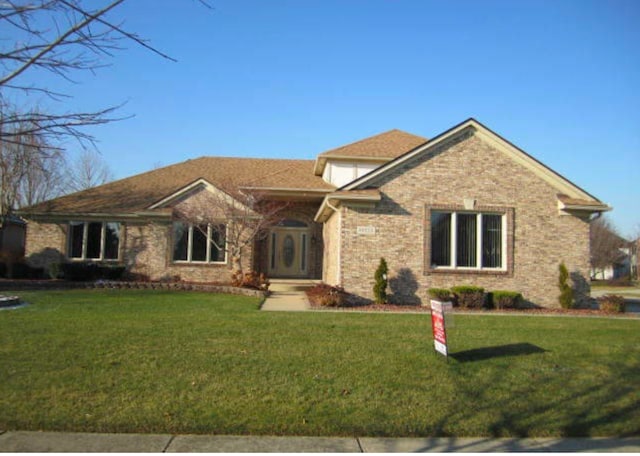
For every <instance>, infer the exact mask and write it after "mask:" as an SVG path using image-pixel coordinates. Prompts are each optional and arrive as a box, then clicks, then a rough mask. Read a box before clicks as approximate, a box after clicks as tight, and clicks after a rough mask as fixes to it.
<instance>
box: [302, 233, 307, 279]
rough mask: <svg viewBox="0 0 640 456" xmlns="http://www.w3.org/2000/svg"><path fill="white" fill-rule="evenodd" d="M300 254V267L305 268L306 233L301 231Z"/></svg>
mask: <svg viewBox="0 0 640 456" xmlns="http://www.w3.org/2000/svg"><path fill="white" fill-rule="evenodd" d="M300 250H302V254H301V255H300V269H302V270H303V271H304V270H306V269H307V235H306V234H304V233H302V245H301V246H300Z"/></svg>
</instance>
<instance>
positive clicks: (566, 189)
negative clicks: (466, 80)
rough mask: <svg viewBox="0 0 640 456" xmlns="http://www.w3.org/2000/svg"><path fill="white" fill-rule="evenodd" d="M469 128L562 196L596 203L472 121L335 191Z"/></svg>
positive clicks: (373, 177) (363, 182) (374, 176)
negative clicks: (562, 194) (558, 191)
mask: <svg viewBox="0 0 640 456" xmlns="http://www.w3.org/2000/svg"><path fill="white" fill-rule="evenodd" d="M469 128H471V129H473V131H474V132H475V133H476V134H478V136H479V137H480V138H482V139H483V140H485V141H487V142H488V143H490V144H491V145H492V146H494V147H495V148H496V149H498V150H499V151H501V152H503V153H504V154H505V155H507V156H508V157H509V158H511V159H512V160H514V161H515V162H516V163H519V164H520V165H522V166H524V167H525V168H527V169H529V170H530V171H532V172H533V173H535V174H536V175H537V176H538V177H540V178H541V179H543V180H544V181H546V182H547V183H548V184H550V185H551V186H553V187H554V188H556V189H558V190H560V191H561V192H562V193H564V194H566V195H568V196H570V197H573V198H581V199H587V200H591V201H599V200H598V199H597V198H595V197H594V196H592V195H590V194H589V193H587V192H586V191H584V190H582V189H581V188H580V187H578V186H577V185H575V184H573V183H572V182H570V181H569V180H568V179H566V178H564V177H563V176H561V175H560V174H558V173H556V172H555V171H553V170H552V169H551V168H548V167H547V166H545V165H544V164H542V163H541V162H539V161H538V160H536V159H535V158H533V157H531V156H530V155H528V154H527V153H526V152H524V151H523V150H521V149H519V148H518V147H516V146H514V145H513V144H511V143H510V142H508V141H507V140H505V139H504V138H502V137H500V136H499V135H497V134H496V133H494V132H493V131H491V130H489V129H488V128H487V127H485V126H484V125H482V124H481V123H480V122H478V121H477V120H475V119H468V120H466V121H464V122H462V123H461V124H459V125H456V126H455V127H453V128H451V129H450V130H447V131H445V132H444V133H442V134H440V135H439V136H437V137H435V138H433V139H432V140H430V141H428V142H427V143H426V144H424V145H422V146H419V147H418V148H416V149H414V150H413V151H411V152H408V153H406V154H404V155H401V156H400V157H398V158H396V159H395V160H392V161H390V162H388V163H387V164H385V165H382V166H380V167H379V168H378V169H376V170H373V171H371V172H370V173H368V174H366V175H364V176H362V177H360V178H358V179H356V180H354V181H352V182H351V183H349V184H347V185H345V186H344V187H341V188H340V189H339V190H354V189H357V188H359V187H361V186H364V185H366V184H371V183H372V182H373V181H375V180H376V179H377V178H379V177H381V176H383V175H384V174H386V173H387V172H388V171H390V170H392V169H394V168H395V167H397V166H400V165H402V164H403V163H405V162H407V161H409V160H411V159H413V158H414V157H416V156H417V155H420V154H423V153H425V152H428V151H429V150H431V149H433V148H434V147H436V146H438V145H439V144H442V143H443V142H445V141H447V140H449V139H451V138H452V137H454V136H456V135H458V134H460V133H461V132H463V131H465V130H467V129H469Z"/></svg>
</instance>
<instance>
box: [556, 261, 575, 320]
mask: <svg viewBox="0 0 640 456" xmlns="http://www.w3.org/2000/svg"><path fill="white" fill-rule="evenodd" d="M568 281H569V271H568V270H567V267H566V266H565V265H564V263H560V266H558V288H559V289H560V295H559V296H558V301H559V302H560V306H561V307H562V308H563V309H571V308H573V288H571V285H569V284H568Z"/></svg>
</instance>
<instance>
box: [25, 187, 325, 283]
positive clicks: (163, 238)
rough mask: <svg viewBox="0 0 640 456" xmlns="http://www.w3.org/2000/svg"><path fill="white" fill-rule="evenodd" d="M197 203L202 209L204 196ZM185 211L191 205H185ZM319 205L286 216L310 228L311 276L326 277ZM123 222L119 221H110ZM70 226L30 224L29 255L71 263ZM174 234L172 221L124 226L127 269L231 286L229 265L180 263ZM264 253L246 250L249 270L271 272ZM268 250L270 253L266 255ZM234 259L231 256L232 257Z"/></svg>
mask: <svg viewBox="0 0 640 456" xmlns="http://www.w3.org/2000/svg"><path fill="white" fill-rule="evenodd" d="M194 202H195V203H196V204H198V205H201V204H202V201H201V195H199V194H198V195H197V199H194ZM179 204H180V206H181V207H182V208H184V207H185V206H186V205H188V204H189V200H184V201H181V202H180V203H179ZM317 207H318V204H317V203H299V204H293V205H292V206H291V207H289V208H287V209H286V210H285V211H284V212H283V217H285V218H292V219H296V220H300V221H303V222H305V223H308V224H309V227H310V230H309V234H310V246H309V247H310V248H309V275H310V277H311V278H320V277H321V274H322V256H323V254H322V252H323V250H322V225H321V224H319V223H315V222H313V216H314V215H315V212H316V210H317ZM109 221H117V220H109ZM67 226H68V225H67V224H66V223H40V222H34V221H29V223H28V225H27V240H26V256H27V258H28V261H29V263H30V264H31V265H32V266H35V267H47V266H48V265H49V264H51V263H54V262H61V261H65V260H66V255H67V251H66V250H67V247H66V246H67V240H66V238H67V234H66V232H67ZM172 235H173V230H172V224H171V222H169V221H167V222H154V223H133V222H125V223H122V224H121V240H120V258H121V261H122V262H123V263H124V264H125V265H126V266H127V270H128V271H130V272H133V273H136V274H140V275H142V276H145V277H148V278H150V279H152V280H159V279H169V278H175V277H179V278H180V279H182V280H185V281H191V282H229V281H230V279H231V270H230V267H229V261H230V260H229V259H228V258H227V264H198V263H179V262H174V261H173V259H172V246H173V239H172ZM258 248H260V249H261V251H260V254H259V255H256V257H255V260H254V258H253V251H254V248H252V246H249V247H247V248H246V251H245V255H244V258H243V267H244V268H245V270H246V269H249V268H251V266H252V265H253V266H254V267H255V266H259V267H260V268H262V269H259V270H260V271H261V272H266V271H267V269H266V266H267V265H266V261H267V254H266V252H267V250H268V246H267V243H266V242H259V243H258ZM262 250H264V251H262ZM227 257H228V255H227Z"/></svg>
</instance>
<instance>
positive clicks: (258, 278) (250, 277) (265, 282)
mask: <svg viewBox="0 0 640 456" xmlns="http://www.w3.org/2000/svg"><path fill="white" fill-rule="evenodd" d="M231 285H233V286H234V287H242V288H250V289H252V290H263V291H268V290H269V286H270V285H271V282H269V279H268V278H267V276H265V275H264V274H258V273H257V272H255V271H248V272H245V273H244V274H243V273H242V272H241V271H235V272H234V273H233V274H231Z"/></svg>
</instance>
